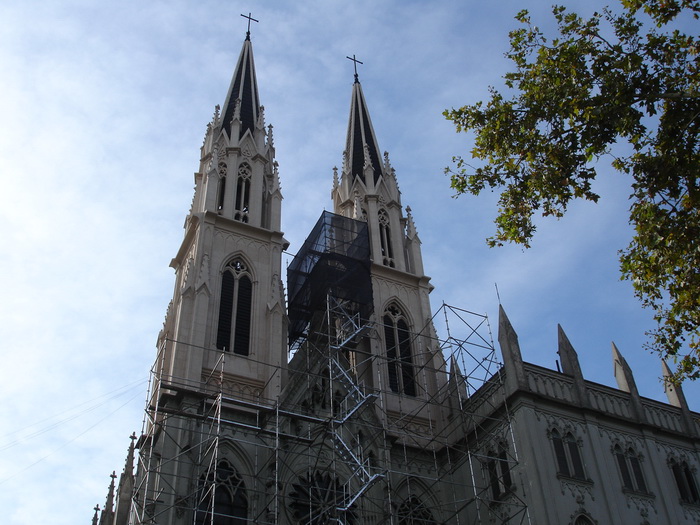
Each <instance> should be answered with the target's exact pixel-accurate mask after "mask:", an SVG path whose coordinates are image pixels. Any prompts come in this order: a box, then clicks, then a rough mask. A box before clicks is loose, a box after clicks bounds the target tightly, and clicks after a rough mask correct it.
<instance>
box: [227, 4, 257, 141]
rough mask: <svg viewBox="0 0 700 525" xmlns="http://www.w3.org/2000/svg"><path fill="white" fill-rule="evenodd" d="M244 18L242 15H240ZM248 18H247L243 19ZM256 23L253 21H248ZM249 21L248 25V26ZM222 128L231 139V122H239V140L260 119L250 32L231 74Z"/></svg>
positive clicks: (251, 130) (253, 127)
mask: <svg viewBox="0 0 700 525" xmlns="http://www.w3.org/2000/svg"><path fill="white" fill-rule="evenodd" d="M241 16H244V15H241ZM245 18H248V17H245ZM250 20H254V21H257V20H255V19H250ZM250 20H249V21H248V23H249V24H250ZM223 108H224V109H223V122H222V128H223V129H225V130H226V133H228V135H229V138H234V137H231V136H230V135H231V121H232V120H234V119H238V120H240V132H239V136H238V137H235V139H239V138H241V137H242V136H243V134H244V133H245V132H246V131H247V130H250V132H251V133H252V132H253V131H254V130H255V126H256V124H258V119H259V118H260V100H259V98H258V81H257V78H256V76H255V62H254V60H253V45H252V43H251V41H250V31H248V34H247V36H246V40H245V41H244V42H243V48H242V49H241V54H240V56H239V57H238V64H237V65H236V69H235V71H234V72H233V78H232V79H231V86H230V87H229V89H228V94H227V95H226V102H224V106H223Z"/></svg>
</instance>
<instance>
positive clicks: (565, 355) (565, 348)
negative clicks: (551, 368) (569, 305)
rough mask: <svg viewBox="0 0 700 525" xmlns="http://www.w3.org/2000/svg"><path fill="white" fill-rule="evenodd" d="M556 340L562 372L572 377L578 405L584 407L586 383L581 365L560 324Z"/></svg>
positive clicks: (585, 402) (586, 402) (586, 400)
mask: <svg viewBox="0 0 700 525" xmlns="http://www.w3.org/2000/svg"><path fill="white" fill-rule="evenodd" d="M557 339H558V350H557V353H558V354H559V359H560V360H561V368H562V371H563V372H564V373H565V374H566V375H569V376H571V377H573V379H574V388H575V389H576V396H577V397H578V402H579V405H581V406H586V405H587V404H588V392H587V391H586V382H585V381H584V380H583V372H581V365H580V363H579V361H578V354H577V353H576V350H575V349H574V346H573V345H572V344H571V341H569V338H568V337H567V336H566V332H564V329H563V328H562V327H561V325H560V324H558V325H557Z"/></svg>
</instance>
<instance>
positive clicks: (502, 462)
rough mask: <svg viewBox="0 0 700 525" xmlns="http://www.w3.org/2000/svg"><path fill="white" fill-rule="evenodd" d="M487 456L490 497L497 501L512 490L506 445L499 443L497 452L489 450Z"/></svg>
mask: <svg viewBox="0 0 700 525" xmlns="http://www.w3.org/2000/svg"><path fill="white" fill-rule="evenodd" d="M487 456H488V459H487V461H486V471H487V474H488V481H489V488H490V490H491V497H492V498H493V499H494V500H499V499H501V498H502V497H503V496H505V495H506V494H508V493H509V492H511V491H512V489H513V480H512V478H511V475H510V463H509V462H508V451H507V447H506V444H505V443H503V442H501V443H499V444H498V448H497V450H493V449H492V450H489V452H488V453H487Z"/></svg>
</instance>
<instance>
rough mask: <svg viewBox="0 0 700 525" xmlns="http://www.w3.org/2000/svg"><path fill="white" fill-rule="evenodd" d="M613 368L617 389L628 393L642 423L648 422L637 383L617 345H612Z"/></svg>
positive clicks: (633, 408)
mask: <svg viewBox="0 0 700 525" xmlns="http://www.w3.org/2000/svg"><path fill="white" fill-rule="evenodd" d="M612 356H613V367H614V370H615V380H616V381H617V387H618V388H619V389H620V390H622V391H623V392H628V393H629V395H630V401H631V404H632V410H633V411H634V413H635V414H636V416H637V419H638V420H639V421H641V422H643V421H645V420H646V415H645V410H644V406H643V405H642V398H641V397H640V396H639V391H638V390H637V383H636V382H635V381H634V375H632V369H631V368H630V367H629V365H628V364H627V361H626V360H625V358H624V357H622V353H621V352H620V351H619V350H618V349H617V346H616V345H615V343H612Z"/></svg>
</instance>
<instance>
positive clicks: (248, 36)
mask: <svg viewBox="0 0 700 525" xmlns="http://www.w3.org/2000/svg"><path fill="white" fill-rule="evenodd" d="M250 15H251V13H248V15H244V14H243V13H241V16H242V17H243V18H247V19H248V31H246V33H245V39H246V40H250V22H251V21H252V22H260V20H256V19H255V18H253V17H252V16H250Z"/></svg>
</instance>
